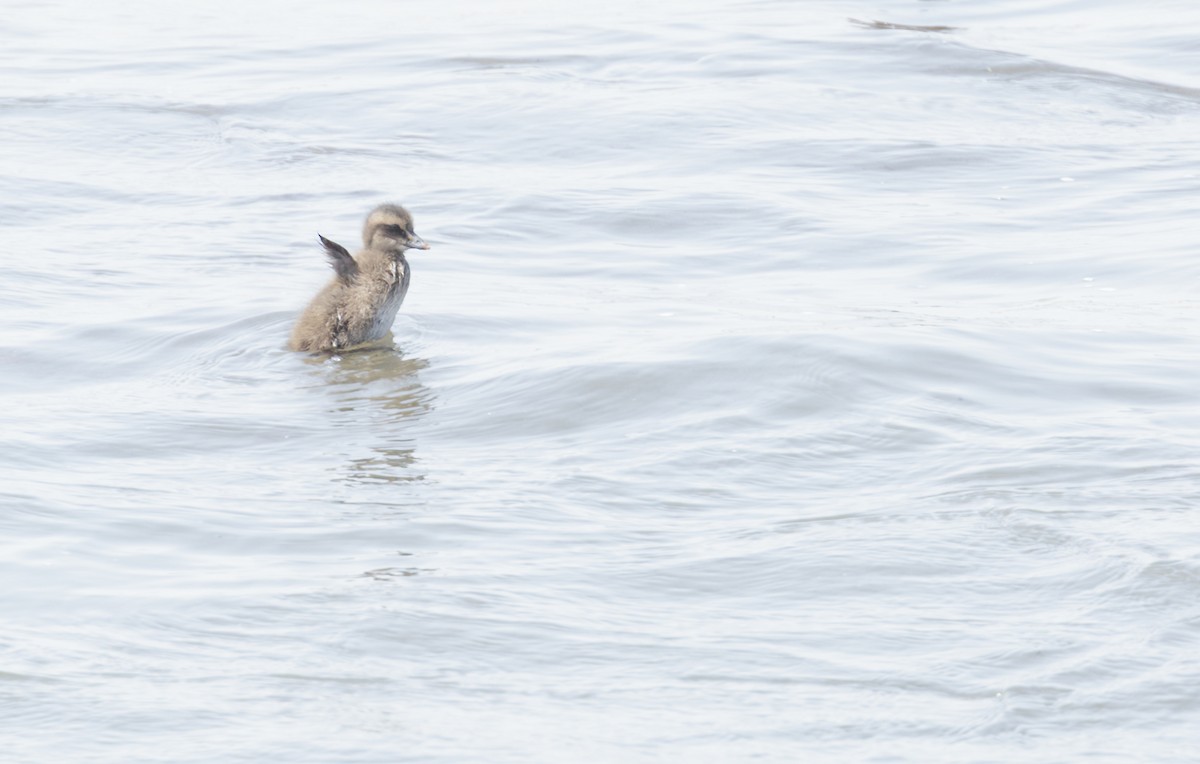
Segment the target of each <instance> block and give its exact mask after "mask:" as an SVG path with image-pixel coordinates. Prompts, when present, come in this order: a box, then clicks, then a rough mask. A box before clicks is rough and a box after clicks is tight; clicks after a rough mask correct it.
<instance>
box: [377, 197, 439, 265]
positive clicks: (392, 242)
mask: <svg viewBox="0 0 1200 764" xmlns="http://www.w3.org/2000/svg"><path fill="white" fill-rule="evenodd" d="M363 244H365V245H366V246H367V249H378V250H382V251H384V252H395V253H397V254H399V253H401V252H403V251H404V250H406V249H429V245H428V244H426V243H425V242H424V240H422V239H421V237H420V236H417V234H416V232H414V231H413V220H412V215H410V214H408V210H406V209H404V208H403V207H401V206H400V205H399V204H381V205H379V206H378V207H376V208H375V209H373V210H371V214H369V215H367V221H366V222H365V223H363Z"/></svg>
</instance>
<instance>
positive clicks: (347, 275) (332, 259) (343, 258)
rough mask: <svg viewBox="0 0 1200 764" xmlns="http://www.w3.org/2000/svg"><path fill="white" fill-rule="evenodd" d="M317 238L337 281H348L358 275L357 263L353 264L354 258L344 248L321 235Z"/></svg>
mask: <svg viewBox="0 0 1200 764" xmlns="http://www.w3.org/2000/svg"><path fill="white" fill-rule="evenodd" d="M317 238H318V239H320V240H321V246H322V247H324V248H325V256H326V257H328V258H329V264H330V265H332V266H333V270H334V271H335V272H336V273H337V275H338V278H339V279H341V280H342V281H350V280H351V279H353V278H354V277H355V276H357V275H358V263H356V262H354V258H353V257H351V256H350V253H349V252H347V251H346V248H345V247H343V246H342V245H341V244H338V243H337V242H336V241H330V240H329V239H326V238H325V237H324V236H322V235H321V234H317Z"/></svg>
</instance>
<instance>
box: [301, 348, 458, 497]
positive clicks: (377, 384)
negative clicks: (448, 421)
mask: <svg viewBox="0 0 1200 764" xmlns="http://www.w3.org/2000/svg"><path fill="white" fill-rule="evenodd" d="M305 362H306V363H307V364H308V365H309V366H311V367H312V372H313V376H314V377H315V379H316V380H318V384H317V385H316V386H315V387H316V389H319V390H321V391H322V392H324V393H327V394H328V395H329V396H330V398H329V408H328V410H327V413H328V415H329V417H330V425H332V427H331V437H335V438H337V437H342V436H345V437H348V438H349V439H350V440H349V442H348V443H346V444H344V445H346V446H347V447H349V448H350V450H351V453H347V454H346V456H345V460H344V462H343V463H342V464H341V465H340V466H339V468H338V469H337V470H336V473H337V477H336V480H338V481H340V482H345V483H349V484H380V483H395V482H407V481H413V480H421V479H422V478H423V477H424V476H423V475H422V474H421V473H420V471H419V470H418V469H416V467H415V465H416V463H417V458H416V455H415V450H416V446H415V441H414V439H413V437H412V435H411V430H412V426H413V425H414V424H415V422H416V421H418V420H419V419H420V418H421V417H423V416H425V415H426V414H428V413H429V412H430V411H431V410H432V407H433V401H434V395H433V393H432V391H431V390H430V389H429V388H428V387H426V386H425V385H424V384H422V383H421V380H420V377H419V373H420V371H421V370H422V369H425V368H426V367H428V365H429V362H428V361H426V360H425V359H423V358H409V357H406V356H405V355H404V353H403V351H401V350H399V349H397V348H395V347H394V346H387V347H371V348H364V349H360V350H354V351H350V352H345V353H341V354H338V355H314V356H310V357H308V358H306V359H305ZM363 451H365V452H366V453H365V455H364V454H362V452H363Z"/></svg>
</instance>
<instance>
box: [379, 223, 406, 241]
mask: <svg viewBox="0 0 1200 764" xmlns="http://www.w3.org/2000/svg"><path fill="white" fill-rule="evenodd" d="M380 228H382V229H383V231H384V232H385V233H387V234H388V235H390V236H400V237H405V238H406V237H407V236H408V232H407V231H405V230H404V226H400V225H385V226H380Z"/></svg>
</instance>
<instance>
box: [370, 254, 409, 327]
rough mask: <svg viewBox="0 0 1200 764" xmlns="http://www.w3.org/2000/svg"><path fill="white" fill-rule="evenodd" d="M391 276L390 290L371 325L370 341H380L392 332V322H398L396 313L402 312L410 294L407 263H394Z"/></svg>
mask: <svg viewBox="0 0 1200 764" xmlns="http://www.w3.org/2000/svg"><path fill="white" fill-rule="evenodd" d="M389 276H390V278H389V279H388V280H389V282H390V283H389V285H388V289H387V291H386V292H384V295H383V301H382V303H381V304H380V306H379V308H378V309H377V310H376V312H375V320H374V321H373V322H372V325H371V330H370V339H373V340H375V339H379V338H380V337H383V336H384V335H385V334H387V333H388V332H389V331H391V329H392V322H393V321H395V320H396V313H398V312H399V311H400V306H401V305H402V304H403V303H404V296H405V295H406V294H408V282H409V278H410V274H409V270H408V264H407V263H405V262H403V261H396V262H394V263H393V264H392V268H391V271H390V273H389Z"/></svg>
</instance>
